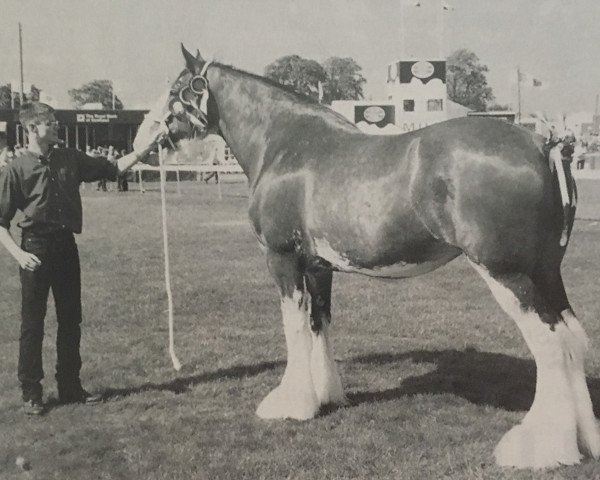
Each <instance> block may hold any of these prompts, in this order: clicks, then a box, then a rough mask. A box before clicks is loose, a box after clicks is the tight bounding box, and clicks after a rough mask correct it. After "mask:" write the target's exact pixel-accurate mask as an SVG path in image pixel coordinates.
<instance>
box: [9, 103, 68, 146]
mask: <svg viewBox="0 0 600 480" xmlns="http://www.w3.org/2000/svg"><path fill="white" fill-rule="evenodd" d="M19 122H21V125H22V126H23V128H24V129H25V131H26V132H27V135H28V137H29V142H30V143H31V142H36V143H44V144H48V145H49V144H52V143H57V142H58V141H59V138H58V122H57V121H56V117H55V116H54V109H53V108H52V107H51V106H50V105H46V104H45V103H40V102H31V103H26V104H24V105H23V106H22V107H21V109H20V110H19Z"/></svg>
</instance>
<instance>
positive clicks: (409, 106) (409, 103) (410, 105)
mask: <svg viewBox="0 0 600 480" xmlns="http://www.w3.org/2000/svg"><path fill="white" fill-rule="evenodd" d="M404 111H405V112H414V111H415V101H414V100H404Z"/></svg>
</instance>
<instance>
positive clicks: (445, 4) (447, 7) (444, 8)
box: [442, 0, 454, 10]
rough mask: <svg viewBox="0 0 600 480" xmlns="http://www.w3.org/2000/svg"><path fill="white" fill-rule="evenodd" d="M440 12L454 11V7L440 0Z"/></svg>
mask: <svg viewBox="0 0 600 480" xmlns="http://www.w3.org/2000/svg"><path fill="white" fill-rule="evenodd" d="M442 10H454V7H453V6H452V5H449V4H448V3H446V1H445V0H442Z"/></svg>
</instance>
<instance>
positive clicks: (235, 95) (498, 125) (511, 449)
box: [134, 45, 600, 469]
mask: <svg viewBox="0 0 600 480" xmlns="http://www.w3.org/2000/svg"><path fill="white" fill-rule="evenodd" d="M181 47H182V52H183V57H184V59H185V68H184V69H183V70H182V72H181V73H180V75H179V76H178V77H177V79H176V80H175V82H173V84H172V85H171V87H170V89H169V90H168V91H167V92H166V93H165V94H164V96H163V97H162V99H161V100H160V101H159V102H158V103H157V104H156V106H155V107H154V108H153V109H152V110H151V111H150V112H149V114H148V115H147V116H146V119H145V120H144V122H143V123H142V125H141V126H140V128H139V131H138V134H137V137H136V141H135V142H134V147H135V145H137V144H143V142H144V141H145V139H148V138H155V136H156V132H157V129H163V130H164V131H165V132H168V133H169V134H170V135H171V137H172V138H173V139H174V140H175V141H176V140H177V138H182V137H188V136H190V135H191V132H194V131H202V130H205V129H212V130H213V131H217V132H219V133H220V134H221V135H222V136H223V138H224V139H225V140H226V142H227V144H228V145H229V146H230V148H231V150H232V152H233V153H234V155H235V157H236V159H237V160H238V162H239V164H240V166H241V168H242V169H243V171H244V173H245V174H246V176H247V178H248V185H249V190H250V201H249V219H250V223H251V226H252V229H253V231H254V233H255V235H256V238H257V240H258V242H259V244H260V246H261V247H262V249H263V251H264V252H265V256H266V263H267V267H268V270H269V272H270V274H271V276H272V277H273V279H274V282H275V283H276V285H277V287H278V291H279V295H280V301H281V313H282V317H283V328H284V333H285V341H286V346H287V364H286V368H285V371H284V374H283V377H282V379H281V382H280V384H279V385H278V386H277V387H276V388H275V389H274V390H272V391H271V392H270V393H269V394H268V395H267V396H266V397H265V398H264V399H263V400H262V401H261V402H260V404H259V406H258V408H257V411H256V412H257V414H258V416H259V417H261V418H265V419H286V418H290V419H298V420H308V419H311V418H313V417H315V416H316V415H318V413H319V411H320V409H321V407H322V406H324V405H327V404H331V405H345V404H346V403H347V400H346V397H345V395H344V391H343V387H342V381H341V378H340V375H339V373H338V370H337V367H336V363H335V360H334V353H333V347H332V340H331V335H332V330H331V328H332V323H331V289H332V280H333V272H334V271H335V272H351V273H359V274H363V275H368V276H372V277H379V278H384V279H402V278H408V277H413V276H416V275H421V274H425V273H428V272H431V271H433V270H435V269H436V268H438V267H440V266H442V265H444V264H446V263H448V262H450V261H451V260H453V259H454V258H456V257H458V256H459V255H465V256H466V258H467V259H468V262H469V263H470V265H471V266H472V267H473V268H474V269H475V271H476V272H477V273H478V274H479V275H480V276H481V277H482V278H483V280H484V281H485V282H486V283H487V285H488V287H489V289H490V290H491V292H492V294H493V296H494V297H495V299H496V300H497V301H498V303H499V304H500V306H501V307H502V309H503V310H504V311H505V312H506V313H507V314H508V315H509V316H510V317H512V319H513V320H514V321H515V323H516V325H517V326H518V328H519V329H520V331H521V332H522V335H523V337H524V339H525V341H526V343H527V345H528V347H529V349H530V351H531V353H532V355H533V357H534V359H535V363H536V366H537V378H536V390H535V396H534V400H533V404H532V406H531V409H530V410H529V411H528V413H527V414H526V415H525V417H524V418H523V420H522V421H521V422H520V423H519V424H517V425H516V426H514V427H513V428H512V429H511V430H509V431H508V432H507V433H506V434H505V435H504V436H503V437H502V439H501V440H500V442H499V443H498V445H497V446H496V448H495V450H494V454H495V459H496V462H497V463H498V464H499V465H504V466H515V467H519V468H534V469H542V468H548V467H555V466H558V465H571V464H576V463H579V462H580V461H581V458H582V456H583V455H582V454H586V455H588V456H590V457H593V458H595V459H596V458H598V456H599V455H600V433H599V431H598V426H597V423H596V419H595V417H594V413H593V410H592V402H591V398H590V395H589V391H588V387H587V384H586V378H585V373H584V365H583V364H584V355H585V351H586V348H587V337H586V334H585V332H584V330H583V328H582V326H581V325H580V323H579V321H578V319H577V317H576V315H575V313H574V311H573V309H572V307H571V305H570V303H569V300H568V298H567V294H566V291H565V287H564V284H563V280H562V276H561V270H560V267H561V262H562V259H563V256H564V254H565V251H566V242H561V241H560V239H561V234H562V229H563V223H564V221H566V222H567V223H568V226H569V234H570V232H571V228H572V225H573V221H574V211H571V212H570V215H569V218H565V217H564V216H565V215H567V214H568V213H567V211H564V212H563V208H562V204H561V196H560V193H559V188H558V185H557V180H556V176H555V175H554V174H553V172H552V170H551V169H550V168H549V164H548V155H547V152H544V144H543V140H542V139H541V138H540V137H537V136H535V134H533V133H531V132H529V131H527V130H526V129H524V128H522V127H519V126H516V125H512V124H509V123H507V122H504V121H501V120H494V119H482V118H474V117H466V118H459V119H453V120H449V121H445V122H441V123H437V124H434V125H431V126H428V127H426V128H423V129H420V130H416V131H412V132H408V133H406V134H403V135H390V136H376V135H367V134H365V133H363V132H361V131H360V130H359V129H358V128H357V127H356V126H355V125H353V124H352V123H350V122H349V121H347V120H345V119H344V118H343V117H342V116H340V115H338V114H337V113H335V112H333V111H332V110H331V109H329V108H328V107H327V106H324V105H320V104H319V103H317V102H316V101H314V100H311V99H309V98H307V97H304V96H301V95H299V94H296V93H293V92H291V91H289V90H288V89H286V88H284V87H282V86H281V85H279V84H276V83H274V82H272V81H270V80H268V79H265V78H263V77H260V76H257V75H254V74H251V73H248V72H244V71H241V70H239V69H236V68H234V67H231V66H227V65H224V64H221V63H218V62H211V61H207V60H205V59H204V58H203V57H202V56H201V54H200V52H199V51H198V52H197V54H196V55H194V54H192V53H190V52H188V51H187V50H186V49H185V47H184V46H183V45H182V46H181ZM561 243H564V244H561Z"/></svg>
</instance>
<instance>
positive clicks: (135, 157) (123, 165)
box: [117, 147, 153, 175]
mask: <svg viewBox="0 0 600 480" xmlns="http://www.w3.org/2000/svg"><path fill="white" fill-rule="evenodd" d="M152 148H153V147H147V148H146V149H145V150H142V151H139V152H138V151H135V150H134V151H133V152H131V153H128V154H127V155H123V156H122V157H121V158H119V159H118V160H117V169H118V170H119V175H121V174H122V173H123V172H126V171H127V170H129V169H130V168H131V167H133V166H134V165H135V164H136V163H138V162H139V161H140V160H141V159H142V158H144V157H145V156H146V155H148V154H149V153H150V152H151V151H152Z"/></svg>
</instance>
